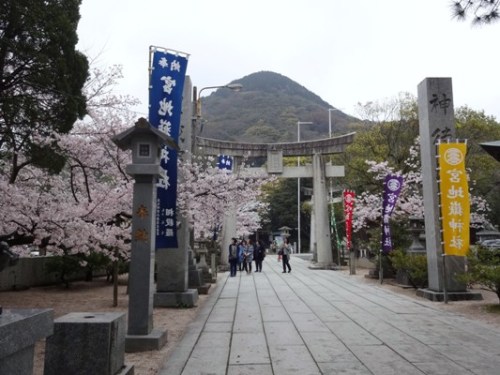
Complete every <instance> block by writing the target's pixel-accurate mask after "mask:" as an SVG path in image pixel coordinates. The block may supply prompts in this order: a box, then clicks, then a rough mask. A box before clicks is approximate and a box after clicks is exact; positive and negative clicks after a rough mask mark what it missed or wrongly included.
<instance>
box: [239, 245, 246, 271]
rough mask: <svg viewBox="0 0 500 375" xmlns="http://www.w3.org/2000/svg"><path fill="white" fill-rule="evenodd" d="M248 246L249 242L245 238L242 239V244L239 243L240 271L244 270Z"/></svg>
mask: <svg viewBox="0 0 500 375" xmlns="http://www.w3.org/2000/svg"><path fill="white" fill-rule="evenodd" d="M246 248H247V242H246V241H245V240H241V242H240V244H239V245H238V271H243V264H244V262H245V251H246Z"/></svg>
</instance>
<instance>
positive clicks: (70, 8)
mask: <svg viewBox="0 0 500 375" xmlns="http://www.w3.org/2000/svg"><path fill="white" fill-rule="evenodd" d="M80 4H81V0H3V1H1V2H0V74H1V77H0V155H1V159H2V165H1V166H0V168H2V173H4V174H7V175H8V176H9V181H10V183H14V182H15V181H16V179H17V177H18V175H19V172H20V170H21V169H22V168H24V167H25V166H27V165H30V164H34V165H37V166H39V167H43V168H47V169H48V170H49V171H51V172H59V171H60V170H61V168H62V167H63V166H64V158H63V157H62V156H60V154H59V153H58V149H57V147H56V146H55V141H52V140H53V138H52V137H53V135H54V133H59V134H64V133H68V132H69V131H70V130H71V129H72V127H73V124H74V123H75V121H76V120H77V119H78V118H82V117H83V116H84V115H85V114H86V104H85V103H86V98H85V96H84V95H83V93H82V88H83V85H84V83H85V81H86V79H87V76H88V62H87V58H86V57H85V56H84V55H83V54H82V53H80V52H78V51H77V50H76V49H75V46H76V44H77V42H78V37H77V34H76V29H77V25H78V21H79V19H80V14H79V8H80Z"/></svg>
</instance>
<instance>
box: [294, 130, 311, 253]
mask: <svg viewBox="0 0 500 375" xmlns="http://www.w3.org/2000/svg"><path fill="white" fill-rule="evenodd" d="M311 124H312V122H311V121H297V142H300V125H311ZM299 166H300V156H297V167H299ZM297 231H298V233H297V252H298V253H300V177H298V178H297Z"/></svg>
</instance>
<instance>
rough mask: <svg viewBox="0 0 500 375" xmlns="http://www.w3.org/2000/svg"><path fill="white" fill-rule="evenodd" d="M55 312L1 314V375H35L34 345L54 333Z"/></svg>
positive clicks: (15, 311) (5, 312)
mask: <svg viewBox="0 0 500 375" xmlns="http://www.w3.org/2000/svg"><path fill="white" fill-rule="evenodd" d="M53 314H54V313H53V310H51V309H19V310H9V309H5V310H3V312H2V314H1V315H0V374H16V375H25V374H26V375H28V374H29V375H31V374H33V355H34V347H35V343H36V342H37V341H38V340H41V339H43V338H45V337H47V336H49V335H51V334H52V332H53V328H54V322H53Z"/></svg>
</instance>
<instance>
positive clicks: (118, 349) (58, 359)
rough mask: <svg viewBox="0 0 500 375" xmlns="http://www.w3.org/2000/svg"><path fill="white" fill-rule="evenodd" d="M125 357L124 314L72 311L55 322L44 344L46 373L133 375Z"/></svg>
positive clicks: (132, 367) (52, 374)
mask: <svg viewBox="0 0 500 375" xmlns="http://www.w3.org/2000/svg"><path fill="white" fill-rule="evenodd" d="M124 360H125V314H124V313H113V312H92V313H84V312H74V313H70V314H67V315H64V316H62V317H60V318H57V319H56V320H55V321H54V334H53V335H52V336H50V337H48V338H47V341H46V344H45V366H44V374H45V375H60V374H79V375H95V374H101V375H133V374H134V366H133V365H128V366H126V365H125V364H124Z"/></svg>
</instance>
